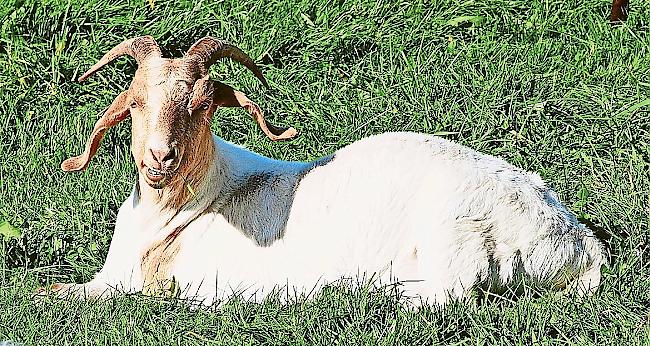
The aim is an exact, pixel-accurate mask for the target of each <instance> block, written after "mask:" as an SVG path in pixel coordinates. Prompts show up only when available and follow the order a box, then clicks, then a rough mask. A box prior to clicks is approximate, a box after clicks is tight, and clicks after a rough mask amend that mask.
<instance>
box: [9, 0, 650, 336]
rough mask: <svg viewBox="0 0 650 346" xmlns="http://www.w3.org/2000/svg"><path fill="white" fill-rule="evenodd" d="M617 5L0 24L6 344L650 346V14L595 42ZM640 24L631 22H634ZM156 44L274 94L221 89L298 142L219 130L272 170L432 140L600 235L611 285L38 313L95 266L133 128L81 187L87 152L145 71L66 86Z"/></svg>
mask: <svg viewBox="0 0 650 346" xmlns="http://www.w3.org/2000/svg"><path fill="white" fill-rule="evenodd" d="M610 3H611V2H610V1H606V0H585V1H582V2H580V5H579V6H575V5H572V4H570V2H566V1H561V0H550V1H539V0H532V1H528V0H500V1H452V0H432V1H420V2H398V1H381V0H380V1H345V2H343V1H324V0H323V1H318V2H316V1H302V2H295V3H293V4H288V2H286V1H277V0H261V1H248V0H245V1H239V0H223V1H217V2H212V1H199V2H195V1H178V2H177V1H173V2H172V1H169V2H165V1H160V0H149V1H122V2H121V1H115V0H104V1H98V0H88V1H65V0H50V1H43V2H40V1H33V0H25V1H15V0H8V1H3V2H1V3H0V18H2V19H3V20H2V22H1V23H0V28H1V31H0V34H1V37H0V157H1V159H0V222H2V221H7V222H9V223H10V224H11V225H13V226H15V227H17V228H18V229H20V230H21V231H22V233H23V235H22V237H20V238H19V239H5V240H1V241H0V242H1V245H2V247H0V249H1V251H2V253H1V254H0V270H2V272H1V273H0V341H2V340H8V339H9V340H15V341H18V342H22V343H25V344H27V345H29V344H155V345H163V344H179V343H182V344H197V345H206V344H327V345H330V344H335V343H338V344H355V345H356V344H368V345H375V344H382V345H394V344H404V345H420V344H522V345H523V344H526V345H528V344H538V343H539V344H569V343H571V344H573V343H577V344H594V345H603V344H621V345H634V344H648V343H650V265H649V264H648V260H649V259H650V249H649V243H650V240H649V239H650V229H649V219H650V209H649V204H650V194H649V189H650V169H649V166H650V146H649V143H650V133H649V131H650V120H649V118H648V116H649V109H650V32H649V31H650V3H648V2H647V0H643V1H636V2H633V4H632V13H631V15H630V18H629V21H628V22H627V23H626V24H625V25H623V26H620V27H611V26H610V25H608V24H607V23H606V21H605V18H606V17H607V13H608V10H609V5H610ZM637 3H638V4H637ZM141 34H150V35H153V36H154V37H155V38H156V39H157V40H158V42H159V43H160V44H161V46H163V47H165V49H166V51H164V52H165V53H166V54H168V55H175V56H179V55H180V54H182V52H184V51H185V50H186V49H187V48H189V46H190V45H191V44H192V43H193V42H194V41H196V40H197V39H198V38H200V37H203V36H205V35H208V34H210V35H213V36H217V37H220V38H224V39H228V40H230V41H232V42H233V43H235V44H237V45H238V46H239V47H241V48H242V49H243V50H244V51H246V52H248V53H249V54H250V55H251V56H252V57H254V58H255V59H256V60H257V61H259V62H260V64H261V65H262V69H263V71H264V73H265V75H266V76H267V79H268V80H269V81H270V83H271V86H272V90H271V91H266V90H264V89H263V88H262V87H261V85H260V84H259V82H257V81H256V80H255V79H254V77H253V76H252V74H250V73H248V72H247V71H245V70H244V69H243V68H242V67H240V66H237V65H236V64H233V63H231V62H226V63H224V64H221V65H219V66H217V67H215V68H214V70H213V78H217V79H221V80H225V81H226V82H227V83H229V84H230V85H233V86H235V87H236V88H238V89H240V90H243V91H245V92H246V93H247V94H248V95H249V96H250V97H251V99H253V100H255V101H257V102H258V103H259V104H260V105H261V106H262V107H263V108H264V109H265V110H266V112H267V113H268V114H269V117H270V119H271V120H273V121H274V122H276V123H280V124H287V125H293V126H295V127H297V128H298V130H299V131H300V132H301V136H300V137H299V138H298V139H296V140H294V141H291V142H285V143H271V142H270V141H268V140H267V139H266V138H265V137H264V135H263V134H262V133H261V131H259V130H258V128H257V127H256V125H255V124H254V123H253V122H252V121H251V119H249V118H248V116H247V115H246V114H245V112H243V111H238V110H232V109H225V110H220V111H219V113H218V115H217V116H216V117H215V121H214V124H213V129H214V131H215V133H216V134H218V135H219V136H222V137H223V138H225V139H227V140H230V141H233V142H235V143H238V144H242V145H245V146H247V147H248V148H250V149H252V150H254V151H257V152H260V153H262V154H265V155H268V156H271V157H274V158H279V159H291V160H308V159H314V158H317V157H320V156H322V155H325V154H329V153H331V152H333V151H334V150H336V149H337V148H340V147H342V146H344V145H346V144H348V143H351V142H353V141H355V140H357V139H360V138H362V137H364V136H367V135H370V134H374V133H381V132H386V131H396V130H408V131H419V132H427V133H437V134H439V135H442V136H445V137H447V138H450V139H453V140H455V141H458V142H460V143H463V144H465V145H468V146H470V147H473V148H475V149H478V150H480V151H482V152H485V153H488V154H493V155H498V156H500V157H503V158H505V159H506V160H508V161H509V162H511V163H513V164H515V165H517V166H520V167H523V168H525V169H527V170H531V171H537V172H539V173H540V174H541V175H542V177H543V178H544V179H545V180H547V181H548V182H549V183H550V184H551V185H552V186H553V187H554V188H555V189H556V190H557V192H558V193H559V194H560V196H561V198H562V200H563V201H565V202H566V203H567V205H568V206H570V208H571V209H572V210H573V211H574V212H575V213H576V214H577V215H578V216H579V217H580V218H581V219H583V220H585V222H588V223H589V224H590V225H591V226H592V227H593V228H594V229H597V230H599V234H601V235H602V236H603V238H604V239H605V240H606V243H607V245H608V248H609V252H610V255H611V265H610V267H609V268H607V269H605V271H604V282H603V285H602V288H601V289H600V290H599V291H598V293H597V294H596V295H595V296H593V297H590V298H587V299H576V298H575V297H571V296H560V297H556V296H553V295H551V294H546V293H543V292H542V293H541V294H535V293H534V292H528V293H527V294H525V295H524V296H523V297H520V298H519V299H516V300H511V299H508V298H507V297H494V298H492V299H489V301H488V302H481V303H478V304H461V303H458V304H452V305H450V306H448V307H446V308H444V309H440V308H425V309H421V310H420V311H413V310H409V309H407V308H405V307H402V306H400V305H399V304H398V298H399V297H398V296H397V295H396V294H391V293H388V294H380V293H379V292H377V291H372V290H368V289H366V288H364V287H363V286H362V287H347V286H341V287H331V288H329V289H327V290H325V291H324V292H322V293H320V294H319V295H318V296H316V297H315V298H314V299H312V300H308V301H297V302H294V303H291V304H281V303H279V302H277V301H274V300H269V301H267V302H265V303H262V304H249V303H245V302H241V301H238V300H233V301H232V302H230V303H228V304H226V305H225V306H224V307H223V308H221V309H218V310H192V309H189V308H188V307H187V306H186V305H185V304H183V303H182V302H180V301H174V300H160V299H154V298H150V297H143V296H139V295H134V296H128V297H121V298H116V299H112V300H109V301H105V302H76V301H61V300H52V299H45V300H41V301H34V300H33V299H32V297H31V292H32V291H33V290H34V289H35V288H36V287H37V286H39V285H43V284H45V283H47V282H55V281H63V282H70V281H75V282H82V281H87V280H89V279H90V278H91V277H92V275H93V274H94V273H95V272H96V271H97V270H98V269H99V268H100V267H101V265H102V262H103V259H104V257H105V255H106V252H107V250H108V245H109V243H110V238H111V233H112V229H113V223H114V221H115V216H116V212H117V208H118V206H119V204H120V203H121V201H123V200H124V199H125V198H126V196H127V195H128V193H129V192H130V189H131V188H132V184H133V181H134V176H135V168H134V165H133V163H132V160H131V157H130V152H129V141H130V138H129V134H130V128H129V126H128V124H126V125H121V126H118V127H116V128H114V129H111V130H110V131H109V134H108V135H107V137H106V138H105V139H104V142H103V146H102V148H101V149H100V152H99V153H98V155H97V156H96V157H95V158H94V159H93V161H92V162H91V165H90V167H89V168H88V170H87V171H85V172H83V173H77V174H65V173H64V172H62V171H61V170H60V169H59V164H60V163H61V161H63V160H64V159H65V158H67V157H69V156H71V155H76V154H78V153H79V152H81V150H82V146H83V143H84V142H85V139H86V136H87V135H88V134H89V133H90V130H91V128H92V125H93V123H94V121H95V120H96V118H97V114H98V113H100V112H101V111H102V110H103V109H104V107H106V106H107V105H108V104H109V103H110V102H111V100H112V99H113V98H114V97H115V95H117V94H118V92H119V91H121V90H123V89H125V88H126V87H127V86H128V83H129V81H130V79H131V76H132V74H133V71H134V70H135V64H134V61H132V60H130V59H127V58H122V59H119V60H118V61H117V62H115V63H114V64H112V65H111V66H109V67H106V68H104V69H103V70H102V71H101V72H100V73H99V74H97V75H96V76H93V77H92V78H91V79H90V80H89V81H88V82H86V83H84V84H79V83H76V82H75V81H74V80H75V79H76V78H77V77H78V76H79V75H81V73H83V72H84V71H85V70H86V69H87V68H88V67H89V66H90V65H92V64H93V63H94V62H95V61H96V60H98V59H99V58H100V57H101V55H102V54H103V53H104V52H106V51H107V50H108V49H110V48H111V47H112V46H114V45H115V44H117V43H119V42H121V41H122V40H123V39H125V38H130V37H133V36H135V35H141Z"/></svg>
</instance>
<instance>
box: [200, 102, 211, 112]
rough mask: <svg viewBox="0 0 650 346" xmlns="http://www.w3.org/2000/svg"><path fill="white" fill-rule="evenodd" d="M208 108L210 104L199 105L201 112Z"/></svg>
mask: <svg viewBox="0 0 650 346" xmlns="http://www.w3.org/2000/svg"><path fill="white" fill-rule="evenodd" d="M208 108H210V104H208V103H207V102H206V103H203V104H202V105H201V109H203V110H207V109H208Z"/></svg>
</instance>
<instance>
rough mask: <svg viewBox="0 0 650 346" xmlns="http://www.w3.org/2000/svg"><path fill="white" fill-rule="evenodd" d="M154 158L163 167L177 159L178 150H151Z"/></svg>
mask: <svg viewBox="0 0 650 346" xmlns="http://www.w3.org/2000/svg"><path fill="white" fill-rule="evenodd" d="M149 150H150V151H151V155H152V156H153V158H154V159H155V160H156V161H157V162H158V163H160V165H161V166H164V165H165V164H168V163H170V162H171V161H172V160H174V159H175V158H176V149H175V148H165V149H149Z"/></svg>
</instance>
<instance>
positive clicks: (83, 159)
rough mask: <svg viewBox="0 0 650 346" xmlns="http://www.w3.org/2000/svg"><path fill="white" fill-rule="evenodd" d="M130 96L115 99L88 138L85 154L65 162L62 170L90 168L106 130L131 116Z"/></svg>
mask: <svg viewBox="0 0 650 346" xmlns="http://www.w3.org/2000/svg"><path fill="white" fill-rule="evenodd" d="M128 96H129V94H128V92H127V91H123V92H122V93H121V94H119V95H118V96H117V98H115V100H114V101H113V103H111V105H110V106H109V107H108V110H106V112H104V115H103V116H102V117H101V118H100V119H99V120H97V122H96V123H95V128H94V129H93V132H92V133H91V134H90V137H89V138H88V142H87V143H86V149H85V150H84V152H83V154H81V155H79V156H76V157H71V158H69V159H67V160H65V161H63V162H62V163H61V169H62V170H64V171H66V172H71V171H80V170H83V169H85V168H86V167H88V163H89V162H90V159H91V158H92V157H93V155H95V153H96V152H97V149H99V143H100V142H101V141H102V138H103V137H104V133H105V132H106V130H108V129H109V128H111V127H113V126H115V125H116V124H117V123H119V122H120V121H122V120H124V119H126V118H127V117H128V116H129V114H130V111H129V107H128Z"/></svg>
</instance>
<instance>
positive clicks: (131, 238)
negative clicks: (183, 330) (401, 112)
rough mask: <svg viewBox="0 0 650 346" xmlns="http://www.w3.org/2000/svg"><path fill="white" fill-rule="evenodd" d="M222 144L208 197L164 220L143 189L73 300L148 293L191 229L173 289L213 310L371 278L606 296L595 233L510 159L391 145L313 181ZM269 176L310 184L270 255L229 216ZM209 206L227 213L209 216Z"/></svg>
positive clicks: (435, 295)
mask: <svg viewBox="0 0 650 346" xmlns="http://www.w3.org/2000/svg"><path fill="white" fill-rule="evenodd" d="M214 140H215V146H216V149H217V150H216V153H215V160H214V162H213V164H212V166H211V168H210V170H209V171H208V173H207V174H208V175H207V177H206V179H205V181H204V183H203V185H202V186H200V187H197V188H196V189H195V190H196V194H197V196H196V197H195V198H194V199H193V200H192V201H191V202H190V203H188V205H187V206H186V207H185V208H184V209H183V210H182V211H180V212H179V213H177V214H176V213H172V212H171V211H165V212H162V214H161V212H160V210H159V209H157V208H156V207H155V206H153V205H148V204H147V203H144V202H143V201H138V195H137V191H136V190H135V189H134V191H133V193H132V194H131V196H129V198H128V199H127V200H126V201H125V202H124V203H123V205H122V207H121V208H120V210H119V213H118V218H117V223H116V227H115V234H114V236H113V240H112V243H111V246H110V250H109V253H108V257H107V259H106V263H105V265H104V267H103V268H102V270H101V271H100V272H99V273H98V274H97V276H96V277H95V278H94V279H93V280H92V281H90V282H89V283H86V284H85V285H74V286H72V287H73V288H83V289H84V291H85V293H86V294H90V295H99V294H101V293H102V292H105V291H106V290H107V289H108V288H117V289H119V290H120V291H122V290H123V291H127V292H135V291H140V290H142V289H143V287H142V282H143V278H142V273H141V270H140V259H141V256H142V254H143V253H144V252H145V251H146V250H147V249H148V248H149V247H150V246H151V245H152V244H154V243H156V242H158V241H160V240H161V239H164V238H165V237H166V236H167V235H168V234H169V233H170V232H171V230H173V229H174V228H175V227H178V226H179V225H184V224H187V227H186V228H185V229H184V230H183V231H182V234H181V235H180V236H179V238H178V241H180V242H181V247H180V252H179V253H178V254H177V255H176V257H175V260H174V262H173V265H172V270H171V276H172V277H173V279H174V280H175V282H176V283H177V285H178V286H179V287H180V288H181V290H182V294H183V296H187V297H196V298H198V299H201V300H202V301H203V302H205V303H208V304H209V303H212V302H213V301H215V300H216V299H220V298H224V297H226V296H228V295H230V294H231V293H233V292H236V293H242V294H244V295H245V296H251V295H253V297H254V298H255V299H261V298H263V297H264V296H266V295H267V294H268V293H269V292H271V291H272V290H273V289H274V288H277V287H285V288H289V290H290V292H294V290H295V291H297V292H304V293H308V292H310V291H311V290H312V289H313V288H314V287H320V285H322V284H324V283H327V282H332V281H335V280H337V279H339V278H342V277H356V276H358V275H362V274H368V275H371V274H373V273H375V274H376V275H377V277H379V278H380V279H382V280H383V281H384V282H388V281H394V280H406V281H407V283H405V284H404V289H405V290H406V291H407V292H408V293H409V294H417V295H420V296H421V297H423V298H424V299H428V300H429V301H431V302H438V303H442V304H444V303H445V302H446V301H447V299H448V298H449V297H450V296H451V297H463V296H465V295H466V294H467V293H468V292H469V291H470V290H471V289H472V288H473V287H475V286H476V285H477V284H479V283H484V284H487V285H488V286H489V287H490V288H491V289H496V290H499V289H503V288H505V287H507V286H508V285H509V284H513V283H515V282H516V281H517V280H518V279H519V278H522V277H525V278H527V279H529V280H531V281H532V282H534V283H538V284H539V285H541V286H546V287H558V288H565V287H573V286H580V287H582V288H583V289H585V288H586V289H588V290H590V289H594V288H595V287H596V286H597V285H598V284H599V281H600V265H601V264H604V263H605V259H604V255H603V251H602V248H601V245H600V243H599V242H598V241H597V240H596V239H595V238H594V237H593V234H592V233H591V231H590V230H588V229H587V228H585V227H584V226H583V225H581V224H580V223H578V221H577V220H576V218H575V217H574V216H573V215H572V214H571V213H570V212H569V211H567V210H566V208H565V207H564V206H563V205H562V204H561V203H560V202H559V201H558V200H557V196H556V195H555V193H554V192H553V191H551V190H549V189H548V188H547V187H546V186H545V184H544V182H543V181H542V180H541V179H540V177H539V176H538V175H537V174H533V173H527V172H525V171H523V170H520V169H518V168H516V167H514V166H512V165H510V164H508V163H507V162H505V161H503V160H501V159H498V158H495V157H492V156H488V155H483V154H480V153H478V152H475V151H473V150H471V149H469V148H467V147H464V146H461V145H458V144H455V143H453V142H450V141H447V140H445V139H441V138H438V137H434V136H430V135H423V134H415V133H386V134H383V135H378V136H372V137H369V138H366V139H363V140H360V141H358V142H356V143H353V144H351V145H349V146H347V147H345V148H343V149H341V150H339V151H337V152H336V153H335V155H334V158H333V159H332V160H331V161H330V162H327V163H325V164H323V165H321V166H316V167H314V168H313V169H311V170H309V171H307V172H306V174H304V172H305V169H306V168H307V167H309V166H308V164H307V163H296V162H282V161H276V160H271V159H268V158H265V157H262V156H259V155H257V154H254V153H251V152H249V151H247V150H246V149H243V148H241V147H238V146H235V145H233V144H231V143H228V142H225V141H223V140H221V139H219V138H218V137H214ZM260 171H267V172H269V171H273V172H275V173H278V172H284V173H287V174H299V173H300V172H303V174H304V176H302V179H301V180H300V182H299V184H298V186H297V188H296V189H295V193H294V196H293V203H292V205H291V209H290V213H289V218H288V220H287V223H286V228H285V231H284V233H283V235H282V237H281V238H280V239H278V240H275V241H274V242H272V243H271V244H270V245H268V246H259V245H258V244H256V243H255V242H254V241H253V239H251V238H250V237H248V236H247V235H245V234H244V233H243V232H242V231H240V230H238V229H236V228H235V227H233V226H232V225H231V224H230V223H229V222H228V221H226V219H225V218H224V216H223V215H221V214H220V213H218V210H219V208H220V207H221V206H220V204H223V203H225V202H224V201H223V190H224V189H225V187H224V186H227V185H228V184H230V185H232V184H233V179H234V178H233V177H240V178H241V177H245V176H248V175H250V174H251V173H252V172H260ZM262 197H263V198H272V197H273V196H262ZM209 206H211V207H212V209H213V210H216V211H211V212H204V211H206V209H208V207H209ZM166 223H168V224H167V225H165V224H166Z"/></svg>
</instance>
